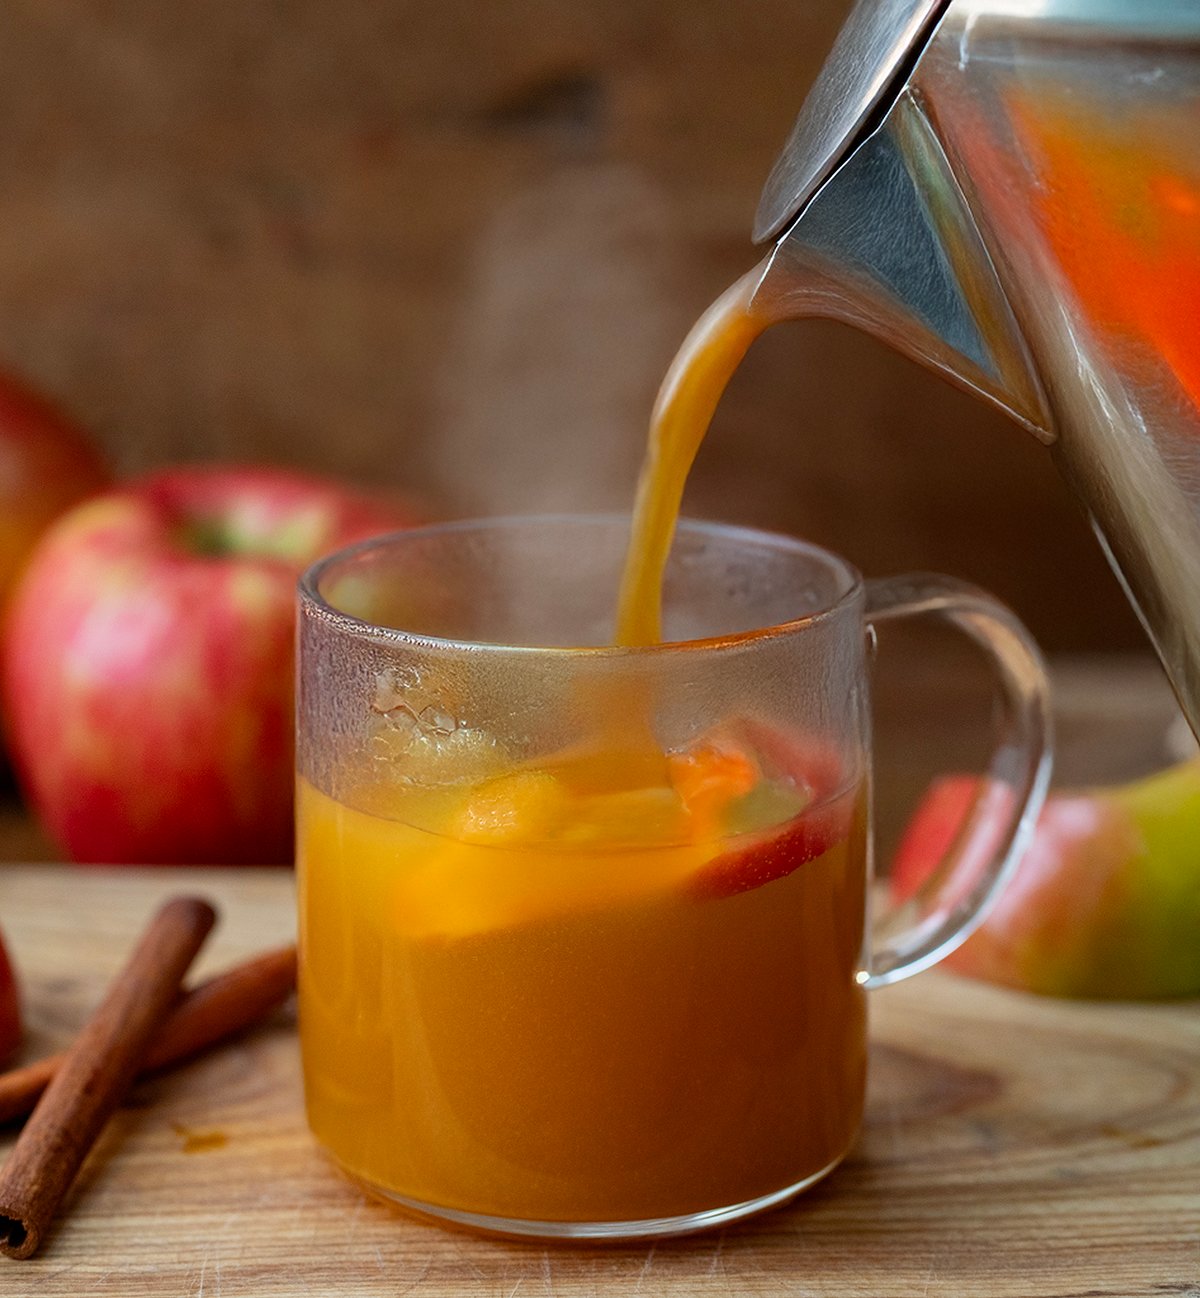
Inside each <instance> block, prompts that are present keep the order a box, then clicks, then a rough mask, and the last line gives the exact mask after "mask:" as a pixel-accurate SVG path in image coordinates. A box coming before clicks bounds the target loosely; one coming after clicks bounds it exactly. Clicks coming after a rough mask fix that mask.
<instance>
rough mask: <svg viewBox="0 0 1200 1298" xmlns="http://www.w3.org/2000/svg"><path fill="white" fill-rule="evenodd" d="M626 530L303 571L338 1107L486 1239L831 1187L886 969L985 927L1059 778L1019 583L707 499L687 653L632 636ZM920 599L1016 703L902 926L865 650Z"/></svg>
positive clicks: (499, 526) (685, 536)
mask: <svg viewBox="0 0 1200 1298" xmlns="http://www.w3.org/2000/svg"><path fill="white" fill-rule="evenodd" d="M627 539H628V521H627V520H625V519H621V518H608V517H573V518H572V517H562V518H555V517H549V518H529V519H499V520H496V519H493V520H487V521H482V522H472V523H460V524H450V525H444V526H438V527H431V528H424V529H420V530H415V531H410V532H405V533H400V534H396V535H392V536H389V537H384V538H381V539H379V540H375V541H369V542H366V543H364V544H361V545H357V546H354V547H352V548H350V549H347V550H344V551H341V552H340V553H338V554H335V555H333V556H331V557H329V558H327V559H325V560H323V561H322V562H320V563H318V564H317V565H316V566H315V567H314V568H312V569H311V570H310V571H309V573H308V574H307V575H306V576H305V578H304V579H303V581H302V583H301V590H300V619H299V641H298V653H299V670H298V689H299V696H298V715H299V731H298V767H299V772H298V790H297V865H298V887H299V907H300V929H299V931H300V974H299V989H300V990H299V996H300V1036H301V1045H302V1052H303V1063H304V1078H305V1090H306V1099H307V1108H308V1117H309V1122H310V1125H311V1127H312V1129H313V1131H314V1133H315V1134H316V1137H317V1139H318V1140H319V1141H320V1142H321V1143H322V1144H323V1145H324V1146H325V1147H326V1148H327V1149H328V1150H329V1152H330V1153H332V1155H333V1156H334V1158H335V1159H336V1160H337V1161H338V1162H339V1163H340V1164H341V1165H342V1166H343V1167H344V1168H345V1169H346V1170H347V1171H348V1172H349V1173H350V1174H351V1175H352V1176H353V1177H355V1178H356V1179H357V1180H359V1181H360V1182H362V1183H364V1184H365V1185H366V1186H367V1187H369V1188H370V1189H372V1190H374V1191H376V1192H378V1193H380V1194H382V1195H384V1196H386V1197H388V1198H390V1199H392V1200H394V1201H396V1202H397V1203H399V1204H402V1205H404V1206H406V1207H408V1208H411V1209H415V1210H418V1211H420V1212H423V1213H425V1214H432V1215H434V1216H437V1217H441V1218H446V1219H449V1220H451V1221H453V1222H456V1223H460V1224H465V1225H470V1226H474V1227H477V1228H481V1229H486V1230H493V1231H501V1232H505V1233H515V1234H526V1235H536V1236H543V1237H575V1238H586V1237H608V1238H621V1237H635V1236H646V1235H658V1234H669V1233H674V1232H679V1231H685V1230H694V1229H697V1228H700V1227H705V1226H715V1225H719V1224H722V1223H725V1222H729V1221H732V1220H735V1219H737V1218H739V1217H742V1216H745V1215H748V1214H750V1213H753V1212H757V1211H760V1210H762V1209H765V1208H768V1207H771V1206H773V1205H775V1204H779V1203H782V1202H783V1201H784V1200H786V1199H788V1198H789V1197H790V1196H792V1195H794V1194H796V1193H797V1192H798V1191H800V1190H803V1189H804V1188H806V1187H807V1186H810V1185H812V1184H813V1183H814V1182H816V1181H817V1180H819V1179H820V1178H821V1177H823V1176H825V1175H826V1174H827V1173H828V1172H829V1171H830V1170H831V1169H832V1168H834V1167H835V1166H836V1165H837V1163H838V1162H839V1161H840V1160H841V1159H842V1157H843V1156H844V1155H845V1154H846V1152H847V1150H848V1148H849V1147H850V1145H851V1143H852V1141H853V1139H854V1136H855V1133H856V1130H857V1128H858V1126H859V1123H860V1120H861V1116H862V1109H863V1092H864V1082H865V1070H866V1051H867V1038H866V1004H865V1001H866V994H867V991H868V990H869V989H870V988H872V987H876V986H879V985H881V984H885V983H889V982H892V981H894V980H896V979H898V978H901V977H904V976H906V975H907V974H910V973H913V972H914V971H916V970H918V969H921V968H924V967H925V966H927V965H929V964H932V963H933V962H934V961H936V960H937V959H938V958H939V957H940V956H942V955H943V954H945V953H946V952H947V951H948V950H950V949H951V948H952V947H953V946H955V945H956V944H957V943H958V942H960V941H961V940H962V938H963V937H964V936H965V934H966V933H967V932H968V931H969V930H970V928H971V927H972V925H973V924H974V923H975V922H977V920H978V919H979V916H980V912H981V910H982V908H983V907H984V906H985V904H986V903H987V901H988V900H989V899H990V898H991V896H992V895H993V894H994V893H995V891H996V890H997V888H998V887H999V886H1000V884H1001V883H1002V881H1003V879H1004V877H1005V875H1006V873H1007V871H1008V869H1009V867H1010V866H1011V865H1012V864H1013V863H1014V862H1015V860H1016V858H1017V856H1018V855H1019V852H1020V850H1021V847H1022V844H1023V842H1024V839H1025V837H1026V835H1027V833H1028V831H1029V829H1030V827H1031V825H1032V821H1033V818H1034V816H1035V815H1036V811H1037V808H1038V805H1039V804H1040V801H1041V799H1042V796H1043V794H1044V790H1045V785H1046V782H1047V779H1048V772H1049V755H1048V721H1047V687H1046V680H1045V676H1044V673H1043V670H1042V667H1041V664H1040V661H1039V658H1038V654H1037V651H1036V649H1035V648H1034V646H1033V645H1032V643H1031V642H1030V640H1029V637H1028V635H1027V634H1026V633H1025V631H1024V630H1023V629H1022V628H1021V626H1020V625H1019V624H1018V623H1017V622H1016V621H1015V619H1014V618H1013V616H1012V615H1011V614H1010V613H1009V612H1008V611H1007V610H1006V609H1005V608H1003V607H1002V606H1001V605H999V604H998V603H997V602H996V601H994V600H993V599H991V598H990V597H989V596H987V595H985V594H982V593H981V592H979V591H977V590H975V589H973V588H970V587H967V586H964V585H962V584H960V583H958V582H955V581H952V580H950V579H948V578H944V577H928V576H918V577H908V578H902V579H896V580H890V581H881V582H874V581H872V582H864V581H863V580H862V579H861V578H860V576H859V575H858V573H857V572H855V570H854V569H853V568H852V567H850V566H849V565H848V564H847V563H846V562H844V561H843V560H842V559H840V558H838V557H836V556H835V555H832V554H829V553H827V552H825V551H823V550H820V549H818V548H816V547H814V546H811V545H807V544H805V543H803V542H801V541H797V540H792V539H789V538H785V537H781V536H773V535H768V534H765V533H761V532H754V531H748V530H744V529H740V528H734V527H725V526H715V525H709V524H698V523H687V522H685V523H683V524H681V526H680V529H679V533H678V537H677V540H676V542H675V546H674V550H673V552H672V556H671V561H670V564H669V568H668V571H667V575H666V584H665V591H664V613H665V628H666V636H667V637H668V642H667V643H664V644H661V645H656V646H652V647H648V648H636V649H628V648H613V647H610V646H609V643H608V642H610V640H611V636H612V620H613V612H614V605H615V595H616V589H617V584H618V580H619V576H620V572H621V565H622V560H623V556H624V549H625V545H626V543H627ZM914 615H915V616H927V617H933V618H938V619H945V620H947V621H949V622H950V623H952V624H953V625H954V626H956V627H958V628H959V629H961V630H962V631H964V632H965V633H966V634H967V635H968V636H970V637H972V638H973V639H974V640H975V641H976V642H977V643H978V644H979V645H980V646H982V648H983V650H984V651H985V653H986V654H987V655H989V657H990V659H991V661H992V663H993V664H994V667H995V671H996V676H997V679H998V682H999V693H1000V695H1001V697H1002V700H1003V703H1004V706H1003V707H1002V708H1001V709H999V719H998V726H999V732H1000V733H999V735H998V741H997V745H996V747H995V749H994V752H993V756H992V759H991V767H990V772H989V774H990V777H991V778H990V780H988V781H985V782H984V783H983V785H982V787H983V789H984V790H985V792H984V793H983V794H982V795H981V801H980V803H979V804H977V806H976V809H975V814H974V815H973V817H972V818H971V819H970V820H969V821H968V823H967V829H966V831H965V833H964V834H963V835H962V836H961V838H960V841H959V842H958V843H957V844H956V845H955V846H954V847H953V848H952V849H951V855H950V856H949V857H948V858H947V859H946V860H945V861H944V862H942V864H941V866H940V867H939V868H938V869H937V870H936V871H935V872H934V873H933V875H931V877H930V878H929V880H928V881H927V882H926V884H925V886H924V887H923V889H922V890H921V891H920V892H919V893H918V894H917V895H916V896H915V897H913V898H911V899H910V900H909V901H907V902H906V903H905V906H904V909H903V912H902V913H892V914H889V915H886V916H884V917H882V918H881V920H880V921H879V922H878V923H877V924H874V925H873V926H872V927H873V929H874V937H873V939H872V940H870V941H868V940H867V938H866V929H867V916H868V914H869V906H868V890H869V882H870V828H869V798H868V789H869V783H870V719H869V712H868V660H869V657H870V649H871V646H872V645H873V642H874V637H873V628H874V627H875V626H876V625H878V624H879V623H881V622H883V621H885V620H890V619H893V618H897V617H907V616H914ZM593 646H594V647H593Z"/></svg>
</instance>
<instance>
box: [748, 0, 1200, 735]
mask: <svg viewBox="0 0 1200 1298" xmlns="http://www.w3.org/2000/svg"><path fill="white" fill-rule="evenodd" d="M755 234H756V238H757V239H758V240H760V241H763V240H768V239H774V240H776V245H775V249H774V252H773V253H772V254H771V256H770V259H769V262H768V266H767V269H766V271H765V273H764V275H763V277H762V279H761V281H760V283H759V286H758V289H757V292H756V301H757V302H758V303H759V304H760V305H762V306H763V307H764V308H765V309H769V310H771V311H773V312H775V313H776V314H777V315H779V316H830V317H834V318H837V319H840V320H843V321H847V322H849V323H852V324H856V325H858V326H860V327H861V328H863V329H866V330H868V331H869V332H871V333H873V334H875V335H876V336H878V337H880V338H881V339H882V340H883V341H885V342H887V343H889V344H890V345H891V346H894V347H896V348H898V349H899V350H901V351H903V352H905V353H906V354H908V355H910V356H912V357H915V358H916V359H917V360H919V361H921V362H922V363H923V364H925V365H927V366H930V367H931V368H933V369H936V370H938V371H940V372H941V373H943V374H945V375H946V376H947V377H949V378H950V379H951V380H953V381H954V382H956V383H958V384H960V385H961V386H964V387H966V388H968V389H970V390H971V391H973V392H975V393H977V394H978V395H979V396H980V397H982V398H983V399H985V400H987V401H990V402H991V403H993V404H995V405H997V406H999V407H1000V408H1001V409H1003V410H1004V411H1006V412H1007V413H1008V414H1009V415H1011V416H1012V417H1013V418H1014V419H1015V420H1017V421H1018V422H1019V423H1020V424H1022V425H1023V426H1024V427H1026V428H1027V429H1029V430H1030V431H1031V432H1033V433H1034V435H1035V436H1037V437H1039V438H1040V439H1041V440H1043V441H1044V442H1046V443H1047V444H1048V445H1049V447H1050V449H1051V453H1052V455H1053V456H1054V458H1055V460H1056V461H1057V463H1058V466H1059V468H1060V470H1061V471H1062V473H1063V475H1064V476H1065V478H1066V479H1067V481H1068V482H1069V484H1070V485H1071V487H1072V488H1073V490H1074V491H1075V492H1076V494H1077V495H1078V496H1079V498H1080V499H1081V500H1082V502H1083V503H1084V505H1085V506H1086V508H1087V509H1088V511H1089V513H1090V515H1091V517H1092V519H1093V521H1094V524H1095V528H1096V531H1097V533H1098V535H1099V537H1100V540H1101V543H1102V544H1103V545H1104V547H1105V549H1106V551H1107V553H1108V555H1109V558H1110V560H1111V561H1112V564H1113V567H1114V568H1115V569H1116V571H1117V573H1118V575H1119V576H1120V578H1121V580H1122V583H1123V584H1124V587H1125V589H1126V592H1127V593H1128V595H1129V598H1130V600H1131V601H1132V602H1133V604H1134V607H1135V608H1136V609H1137V611H1138V613H1139V615H1140V616H1141V619H1142V621H1143V623H1144V625H1145V627H1146V629H1147V631H1148V632H1149V634H1150V637H1151V639H1152V640H1153V642H1154V644H1155V647H1156V648H1157V650H1158V652H1159V655H1160V656H1161V658H1162V660H1163V663H1164V665H1165V667H1166V669H1167V672H1168V674H1169V675H1170V677H1171V680H1172V682H1173V684H1174V686H1175V689H1176V692H1177V694H1178V696H1179V698H1180V701H1181V703H1182V704H1183V707H1184V710H1185V711H1186V712H1187V714H1188V716H1189V718H1190V720H1191V722H1192V726H1193V729H1197V727H1198V725H1200V0H941V2H940V3H938V2H936V0H924V2H920V3H913V2H912V0H860V2H859V3H858V4H857V6H856V7H855V9H854V10H853V12H852V13H851V15H850V17H849V19H848V21H847V23H846V25H845V27H844V28H843V30H842V33H841V35H840V36H839V38H838V40H837V42H836V44H835V46H834V49H833V51H832V53H831V55H830V57H829V60H828V62H827V63H826V65H825V68H824V69H823V71H822V73H821V75H820V77H819V78H818V81H817V83H816V85H815V86H814V88H813V90H812V92H811V94H810V96H809V98H808V101H807V102H806V103H805V105H804V108H803V110H802V111H801V114H800V117H799V119H798V120H797V122H796V125H795V128H794V129H793V132H792V136H791V139H790V140H789V142H788V145H787V147H786V149H785V150H784V153H783V154H782V156H781V157H780V159H779V161H778V162H777V163H776V166H775V169H774V171H773V172H772V175H771V177H770V179H769V181H768V183H767V186H766V189H765V191H764V193H763V198H762V203H761V206H760V208H759V213H758V219H757V226H756V231H755ZM1046 561H1047V562H1048V563H1053V562H1054V556H1053V555H1047V556H1046Z"/></svg>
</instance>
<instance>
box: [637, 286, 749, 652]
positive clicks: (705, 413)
mask: <svg viewBox="0 0 1200 1298" xmlns="http://www.w3.org/2000/svg"><path fill="white" fill-rule="evenodd" d="M764 269H765V264H763V265H758V266H756V267H755V268H754V269H753V270H751V271H749V272H748V273H747V274H745V275H743V276H742V278H741V279H739V280H738V281H737V282H736V283H734V284H731V285H730V287H729V288H727V289H726V290H725V292H724V293H722V294H721V296H720V297H719V298H717V300H716V301H715V302H714V303H713V304H712V306H710V307H709V308H708V310H707V311H706V312H705V313H704V314H703V315H702V316H701V317H700V319H699V320H697V321H696V323H695V325H693V327H692V331H691V332H690V333H689V334H688V336H687V337H686V338H685V339H684V341H683V346H682V347H680V349H679V351H678V353H677V354H676V356H675V359H674V360H673V361H672V362H671V366H670V368H669V369H668V370H667V374H666V378H664V379H663V383H662V387H661V388H660V389H659V392H658V398H657V400H656V401H655V403H654V411H653V413H652V415H651V417H650V438H649V443H648V445H647V447H646V458H645V460H644V462H643V464H642V472H641V478H640V479H639V482H638V491H637V500H636V503H635V505H634V511H633V529H632V533H631V535H630V539H629V549H628V551H627V553H626V557H625V571H624V574H623V575H622V578H621V593H620V597H619V600H618V604H617V644H619V645H629V646H633V645H648V644H657V643H658V642H659V641H660V640H661V639H662V582H663V572H664V570H665V568H666V564H667V555H668V554H669V552H670V549H671V540H672V538H673V536H674V534H675V524H676V522H677V521H678V518H679V507H680V504H681V503H682V500H683V489H684V485H685V484H686V482H687V476H688V472H689V470H690V469H691V467H692V462H693V461H694V460H695V458H696V453H697V451H699V449H700V443H701V442H702V441H703V440H704V434H705V433H706V432H707V431H708V426H709V424H710V423H711V421H712V417H713V413H714V412H715V411H716V408H717V403H718V402H719V401H720V400H721V394H722V393H723V392H724V391H725V387H726V384H728V382H729V380H730V379H731V378H732V377H733V372H734V370H736V369H737V367H738V365H739V364H740V363H741V360H742V357H743V356H745V354H746V352H747V350H748V349H749V347H750V344H751V343H752V342H753V341H754V340H755V338H757V337H758V335H759V334H760V333H762V332H763V330H765V329H766V328H767V327H768V326H770V325H771V324H773V323H774V318H773V317H772V316H771V315H770V314H768V313H766V312H764V311H762V310H759V309H757V308H755V307H754V306H753V305H752V302H753V298H754V293H755V290H756V289H757V287H758V284H759V282H760V280H761V279H762V276H763V271H764Z"/></svg>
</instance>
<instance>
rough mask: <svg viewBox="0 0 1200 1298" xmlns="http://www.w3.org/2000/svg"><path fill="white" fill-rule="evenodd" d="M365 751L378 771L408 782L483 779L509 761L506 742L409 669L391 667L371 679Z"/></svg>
mask: <svg viewBox="0 0 1200 1298" xmlns="http://www.w3.org/2000/svg"><path fill="white" fill-rule="evenodd" d="M371 712H372V714H373V716H372V718H371V722H372V732H371V735H370V737H369V739H368V745H367V746H368V751H369V752H370V754H371V757H372V759H373V761H374V764H375V766H376V773H377V774H379V775H384V776H385V777H386V778H388V779H389V780H396V781H400V782H402V783H406V784H421V785H440V784H459V783H464V782H475V781H478V780H482V779H487V778H489V777H490V776H492V775H494V774H496V773H497V772H498V771H500V770H502V769H504V768H505V766H506V765H509V764H511V761H512V756H511V754H510V753H509V752H508V750H507V748H506V747H505V745H503V744H502V743H500V742H499V741H498V740H497V739H496V737H495V736H494V735H492V734H491V733H489V732H488V731H486V730H482V729H480V728H478V727H475V726H472V725H471V724H470V723H469V722H468V721H467V720H466V719H465V718H463V717H460V716H458V715H456V713H455V712H454V711H453V710H452V709H450V708H449V707H447V706H446V705H445V703H444V701H443V700H441V699H439V698H438V697H437V696H436V695H435V694H434V692H433V691H432V690H430V689H428V688H427V687H426V686H425V684H424V683H423V682H422V680H421V675H420V673H419V672H417V671H416V670H413V669H410V668H404V667H399V668H389V669H388V670H387V671H386V672H380V673H379V676H378V677H377V678H376V682H375V697H374V701H373V703H372V705H371Z"/></svg>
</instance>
